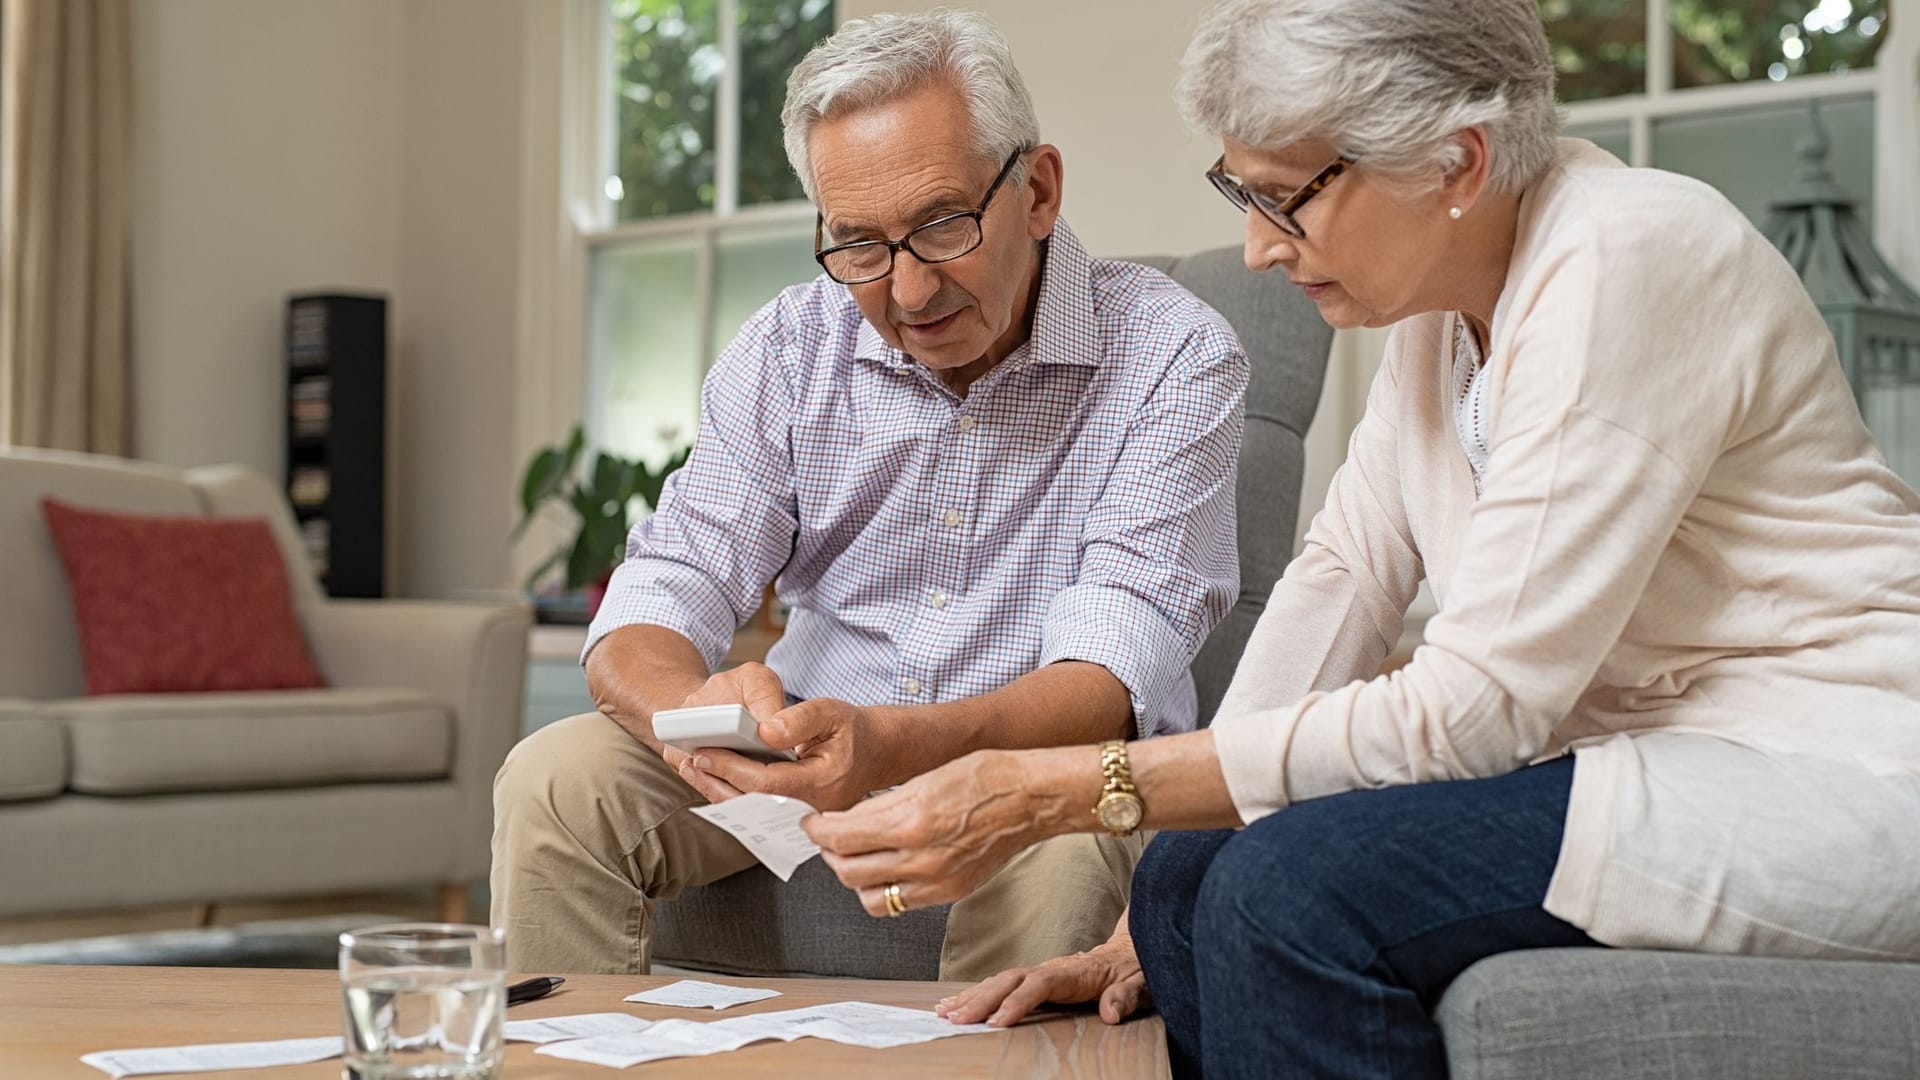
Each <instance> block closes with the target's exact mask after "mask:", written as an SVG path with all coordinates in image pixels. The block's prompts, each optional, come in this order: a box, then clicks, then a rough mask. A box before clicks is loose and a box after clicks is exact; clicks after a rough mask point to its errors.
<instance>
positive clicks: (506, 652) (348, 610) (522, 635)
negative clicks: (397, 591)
mask: <svg viewBox="0 0 1920 1080" xmlns="http://www.w3.org/2000/svg"><path fill="white" fill-rule="evenodd" d="M300 618H301V622H302V624H303V627H304V629H305V630H306V634H307V642H308V644H309V645H310V646H311V647H312V649H313V656H314V661H315V662H316V663H318V664H319V666H320V671H321V673H322V674H324V675H325V676H326V678H327V682H328V683H329V684H331V685H334V686H397V687H408V688H414V689H419V690H424V691H426V692H427V693H429V694H431V695H433V696H434V697H435V698H437V699H438V700H440V701H443V702H445V703H446V704H448V705H449V706H451V707H452V708H453V714H454V730H455V736H454V748H453V749H454V758H453V782H454V785H455V787H456V788H457V789H458V792H459V800H460V824H459V834H458V836H457V837H456V838H455V846H456V850H457V851H458V853H459V854H458V858H457V859H456V865H457V866H458V867H459V868H460V872H461V873H462V875H463V878H464V879H465V880H478V879H480V878H484V877H485V876H486V873H487V867H488V863H489V859H490V850H491V845H492V836H493V775H494V773H496V772H498V771H499V769H500V763H501V762H503V761H505V760H506V757H507V751H508V750H510V749H512V748H513V744H514V743H515V742H516V741H518V740H519V738H520V724H521V712H522V710H523V708H524V698H523V695H524V694H525V692H526V677H527V631H528V629H529V627H530V626H531V625H532V613H531V612H530V611H529V609H527V608H525V607H520V606H501V605H483V604H460V603H445V602H437V601H417V600H327V601H323V602H321V603H318V604H309V605H305V606H303V607H302V608H301V610H300Z"/></svg>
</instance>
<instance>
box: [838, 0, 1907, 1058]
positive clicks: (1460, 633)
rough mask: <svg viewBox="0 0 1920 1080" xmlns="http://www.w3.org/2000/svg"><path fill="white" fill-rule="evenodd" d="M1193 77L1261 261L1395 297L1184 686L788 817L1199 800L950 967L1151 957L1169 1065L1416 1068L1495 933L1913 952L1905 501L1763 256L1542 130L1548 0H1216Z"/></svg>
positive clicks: (1024, 975)
mask: <svg viewBox="0 0 1920 1080" xmlns="http://www.w3.org/2000/svg"><path fill="white" fill-rule="evenodd" d="M1178 92H1179V97H1180V99H1181V103H1182V105H1183V107H1184V110H1185V113H1186V115H1187V116H1188V118H1189V119H1190V120H1191V121H1192V122H1193V123H1194V124H1196V125H1197V126H1199V127H1201V128H1204V129H1205V130H1207V131H1209V132H1211V133H1213V134H1215V135H1217V136H1219V137H1220V139H1221V140H1222V142H1223V144H1224V148H1225V154H1224V155H1223V157H1222V159H1221V161H1220V162H1219V163H1218V164H1216V165H1215V166H1214V168H1213V169H1212V170H1211V171H1210V173H1209V174H1208V178H1209V179H1210V180H1211V181H1212V182H1213V184H1214V185H1215V186H1216V187H1217V188H1219V189H1220V191H1221V192H1223V193H1224V194H1225V195H1226V196H1227V197H1228V198H1229V199H1230V200H1232V202H1233V203H1234V205H1235V206H1236V207H1238V208H1240V209H1242V210H1247V211H1249V212H1248V213H1247V219H1246V220H1247V232H1246V259H1247V263H1248V265H1249V266H1252V267H1254V268H1256V269H1262V270H1278V271H1279V272H1280V273H1281V274H1284V275H1285V276H1286V277H1287V278H1288V279H1289V280H1290V281H1291V282H1292V283H1293V284H1294V285H1296V286H1298V287H1300V288H1302V289H1304V290H1306V292H1307V295H1308V296H1310V297H1312V299H1313V300H1314V301H1315V302H1316V303H1317V304H1318V305H1319V308H1320V311H1321V313H1322V315H1324V316H1325V318H1326V319H1327V320H1328V321H1329V322H1330V323H1332V324H1334V325H1335V326H1342V327H1351V326H1384V325H1387V324H1393V325H1394V330H1393V334H1392V336H1391V338H1390V340H1389V343H1388V346H1387V356H1386V361H1385V365H1384V366H1383V367H1382V369H1381V371H1380V374H1379V376H1378V378H1377V379H1376V380H1375V382H1374V385H1373V389H1372V393H1371V396H1370V398H1369V400H1368V403H1367V409H1366V414H1365V416H1364V417H1363V419H1362V420H1361V422H1360V425H1359V427H1358V429H1357V430H1356V431H1355V432H1354V434H1353V439H1352V443H1351V446H1350V450H1349V457H1348V460H1347V462H1346V464H1345V465H1344V466H1343V467H1342V468H1341V470H1340V471H1339V473H1338V475H1337V476H1336V477H1335V479H1334V481H1333V486H1332V490H1331V491H1330V493H1329V495H1328V498H1327V504H1326V507H1325V509H1323V510H1322V511H1321V512H1320V514H1319V515H1318V516H1317V517H1316V518H1315V519H1314V522H1313V525H1312V528H1311V530H1310V531H1309V533H1308V536H1307V542H1306V548H1305V551H1304V552H1303V553H1302V554H1301V555H1300V557H1299V558H1298V559H1296V560H1295V561H1294V563H1293V564H1292V565H1291V566H1290V567H1288V569H1287V572H1286V575H1285V577H1283V578H1282V579H1281V580H1280V582H1279V583H1278V584H1277V585H1275V587H1274V590H1273V595H1272V599H1271V601H1270V603H1269V604H1268V607H1267V611H1266V614H1265V615H1264V617H1263V618H1262V619H1261V621H1260V623H1259V625H1258V627H1257V629H1255V631H1254V634H1253V638H1252V640H1251V641H1250V643H1249V644H1248V646H1247V650H1246V654H1245V656H1244V658H1243V659H1242V662H1241V665H1240V668H1239V671H1238V673H1237V675H1236V677H1235V680H1234V683H1233V686H1232V688H1231V690H1230V691H1229V693H1228V695H1227V700H1226V702H1225V703H1224V704H1223V705H1222V707H1221V709H1220V713H1219V715H1218V717H1217V718H1216V720H1215V722H1214V723H1213V725H1212V726H1211V728H1209V729H1208V730H1205V731H1201V732H1197V733H1192V734H1187V735H1180V736H1173V737H1166V738H1159V739H1154V740H1150V741H1146V742H1139V743H1134V744H1131V745H1120V744H1111V745H1109V746H1106V747H1103V748H1101V749H1099V750H1096V749H1094V748H1089V747H1081V748H1078V749H1074V748H1064V749H1055V750H1043V751H1029V752H1018V753H1006V752H1001V753H977V754H974V755H971V756H969V757H967V758H963V759H961V760H959V761H957V762H954V763H952V764H950V765H948V766H946V767H945V768H942V769H939V770H937V771H935V772H932V773H929V774H926V775H924V776H922V777H921V778H919V779H917V780H915V781H914V782H912V783H910V784H908V785H906V786H905V787H903V788H901V789H899V790H897V791H895V792H892V793H890V794H887V795H883V796H881V797H878V798H875V799H872V800H870V801H868V802H866V803H864V804H861V805H860V806H858V807H856V808H854V809H853V810H850V811H848V812H846V813H841V814H827V815H822V816H819V817H816V818H812V819H810V820H809V822H808V824H807V828H808V830H809V832H811V833H812V834H813V836H814V837H815V838H816V839H817V840H818V841H819V842H820V843H821V845H822V846H823V847H824V848H825V849H826V851H827V853H828V854H827V859H828V862H829V863H830V864H831V865H832V866H833V868H834V869H835V870H836V871H837V872H838V873H839V875H840V876H841V878H842V880H843V881H845V882H846V883H847V884H848V885H849V886H852V887H854V888H856V889H858V890H859V894H860V896H861V898H862V900H863V902H864V903H865V905H866V907H867V909H868V910H869V911H871V912H873V913H875V914H881V913H883V912H886V911H888V910H890V908H899V907H911V906H918V905H923V904H934V903H939V902H942V901H946V900H950V899H952V898H953V897H956V896H959V895H962V894H964V893H965V892H966V891H967V890H969V889H970V888H972V887H974V886H975V885H977V884H978V883H979V882H980V881H982V880H983V879H984V878H986V877H987V876H988V875H989V874H991V873H992V871H993V869H994V868H995V867H996V866H998V865H999V864H1000V863H1001V861H1002V860H1004V859H1006V858H1007V857H1008V856H1009V855H1010V854H1011V853H1012V852H1014V851H1016V850H1018V849H1020V848H1021V847H1022V846H1024V845H1027V844H1030V843H1033V842H1035V841H1036V840H1039V839H1042V838H1045V837H1050V836H1054V835H1058V834H1061V833H1065V832H1072V831H1095V830H1098V829H1100V828H1102V827H1103V826H1104V827H1107V828H1110V829H1114V830H1121V831H1124V830H1127V829H1130V828H1133V827H1136V826H1140V825H1144V826H1147V827H1151V828H1156V829H1160V830H1214V831H1184V832H1172V831H1163V832H1162V833H1161V834H1160V836H1159V837H1158V839H1156V840H1155V841H1154V843H1153V844H1152V846H1151V847H1150V848H1149V849H1148V852H1147V855H1146V857H1145V860H1144V861H1143V862H1142V863H1141V865H1140V868H1139V871H1138V873H1137V875H1136V877H1135V881H1134V891H1133V907H1132V910H1131V913H1130V915H1129V916H1128V917H1126V918H1123V920H1122V922H1121V925H1120V927H1119V929H1118V930H1117V931H1116V933H1115V935H1114V937H1113V939H1112V940H1111V941H1109V942H1108V943H1107V944H1106V945H1104V946H1102V947H1100V948H1099V949H1096V950H1094V951H1093V952H1091V953H1083V954H1080V955H1078V956H1073V957H1067V958H1063V959H1060V960H1056V961H1053V962H1051V963H1049V964H1046V965H1043V966H1041V967H1039V968H1034V969H1026V970H1018V971H1014V972H1009V973H1006V974H1003V975H1001V976H998V977H996V978H995V979H992V980H989V981H988V982H986V983H983V984H981V985H980V986H978V987H976V988H974V989H972V990H970V991H969V992H967V993H964V994H962V995H960V996H959V997H957V998H955V999H951V1000H950V1001H948V1002H947V1003H944V1005H943V1011H944V1012H945V1013H946V1014H947V1015H949V1016H951V1017H953V1018H954V1019H957V1020H978V1019H981V1018H988V1019H990V1020H991V1021H992V1022H996V1023H1010V1022H1012V1021H1013V1020H1015V1019H1017V1018H1018V1017H1019V1016H1021V1015H1022V1014H1023V1013H1025V1012H1026V1011H1027V1010H1029V1009H1031V1008H1032V1007H1033V1006H1034V1005H1035V1004H1037V1003H1038V1002H1040V1001H1042V1000H1046V999H1052V1000H1059V1001H1071V1000H1089V999H1093V998H1096V997H1097V998H1098V999H1099V1000H1100V1003H1101V1012H1102V1015H1103V1016H1104V1017H1105V1018H1106V1019H1107V1020H1109V1021H1117V1020H1118V1019H1119V1018H1120V1017H1121V1016H1123V1015H1125V1014H1126V1013H1127V1012H1128V1011H1130V1010H1132V1009H1133V1008H1135V1007H1136V1006H1137V1005H1138V1004H1139V1003H1140V1002H1141V1001H1142V997H1143V995H1142V990H1143V988H1144V989H1145V990H1147V991H1150V992H1151V995H1152V998H1153V1000H1154V1002H1155V1003H1156V1004H1157V1005H1158V1007H1159V1009H1160V1010H1161V1012H1162V1013H1163V1015H1164V1016H1165V1019H1166V1023H1167V1030H1168V1036H1169V1040H1170V1044H1171V1048H1172V1051H1173V1055H1174V1058H1175V1062H1176V1068H1177V1069H1178V1070H1181V1071H1185V1072H1192V1071H1195V1070H1201V1071H1204V1072H1205V1073H1206V1075H1208V1076H1210V1077H1231V1076H1277V1075H1310V1076H1343V1077H1360V1076H1402V1077H1405V1076H1422V1077H1424V1076H1441V1075H1444V1072H1445V1055H1444V1052H1443V1048H1442V1046H1441V1043H1440V1037H1439V1033H1438V1030H1437V1029H1436V1027H1435V1025H1434V1023H1433V1022H1432V1020H1431V1018H1430V1012H1431V1010H1432V1008H1433V1006H1434V1004H1435V1003H1436V1001H1437V1000H1438V999H1439V996H1440V995H1441V993H1442V992H1443V990H1444V989H1445V988H1446V986H1447V985H1448V983H1449V982H1450V981H1451V980H1452V979H1453V978H1454V977H1455V976H1456V975H1457V974H1458V973H1459V972H1460V971H1462V970H1463V969H1465V968H1466V967H1467V966H1468V965H1470V964H1472V963H1473V962H1474V961H1476V960H1478V959H1480V958H1482V957H1485V956H1488V955H1491V954H1494V953H1499V952H1503V951H1509V950H1516V949H1528V948H1538V947H1543V946H1556V945H1574V944H1594V943H1601V944H1605V945H1611V946H1635V947H1651V948H1665V949H1691V950H1703V951H1711V952H1740V953H1759V954H1770V955H1780V956H1834V957H1854V958H1878V959H1891V958H1915V957H1920V904H1915V903H1914V902H1913V898H1914V897H1915V896H1916V895H1920V663H1916V662H1915V661H1914V657H1915V654H1916V650H1920V499H1916V496H1915V495H1914V493H1913V491H1912V490H1910V489H1909V488H1908V487H1907V486H1906V485H1905V484H1903V483H1901V482H1900V480H1899V479H1897V478H1896V477H1895V476H1894V475H1893V474H1892V473H1891V472H1890V471H1889V470H1888V469H1887V467H1886V465H1885V464H1884V462H1883V461H1882V459H1881V457H1880V455H1879V454H1878V452H1877V451H1876V450H1875V448H1874V444H1873V441H1872V439H1871V437H1870V436H1869V434H1868V432H1867V430H1866V428H1865V426H1864V425H1863V424H1862V423H1861V419H1860V414H1859V411H1858V409H1857V407H1856V405H1855V403H1854V399H1853V396H1852V394H1851V393H1850V392H1849V389H1848V386H1847V384H1846V382H1845V380H1844V378H1843V377H1842V375H1841V371H1840V368H1839V365H1838V364H1837V363H1836V362H1835V356H1834V348H1833V343H1832V340H1831V338H1830V337H1829V335H1828V332H1827V330H1826V327H1825V326H1824V325H1823V324H1822V322H1821V319H1820V315H1819V312H1818V311H1816V310H1815V308H1814V306H1813V304H1812V303H1811V302H1810V301H1809V299H1808V298H1807V295H1806V294H1805V292H1804V291H1803V290H1802V288H1801V286H1800V283H1799V281H1798V280H1797V279H1796V278H1795V276H1794V274H1793V272H1792V271H1791V270H1790V269H1789V268H1788V266H1787V264H1786V263H1785V262H1784V261H1783V260H1782V259H1781V258H1780V257H1779V256H1778V255H1777V254H1776V253H1775V252H1774V251H1773V250H1772V249H1771V248H1770V247H1769V246H1768V245H1767V243H1766V241H1765V240H1764V239H1762V238H1761V236H1760V235H1759V234H1758V233H1757V232H1756V231H1755V230H1754V229H1753V228H1752V227H1751V226H1750V225H1749V224H1748V223H1747V222H1746V221H1745V220H1744V219H1743V218H1742V217H1741V215H1740V214H1739V212H1738V211H1737V210H1735V209H1734V208H1733V207H1732V206H1731V205H1729V204H1728V203H1727V201H1726V200H1725V199H1723V198H1721V197H1720V196H1719V195H1718V194H1716V193H1715V192H1714V191H1713V190H1712V189H1710V188H1708V187H1707V186H1705V185H1703V184H1700V183H1696V182H1694V181H1692V180H1689V179H1686V178H1684V177H1679V176H1674V175H1670V174H1667V173H1662V172H1657V171H1654V170H1649V169H1630V168H1626V167H1624V166H1622V165H1621V164H1620V163H1619V162H1618V161H1616V160H1614V159H1613V158H1612V157H1610V156H1608V155H1607V154H1605V153H1603V152H1601V151H1600V150H1598V149H1596V148H1595V147H1593V146H1592V145H1590V144H1588V143H1584V142H1579V141H1574V140H1556V139H1555V126H1556V114H1555V109H1554V102H1553V68H1552V65H1551V63H1550V61H1549V59H1548V54H1547V46H1546V41H1545V39H1544V35H1543V34H1542V31H1541V26H1540V22H1539V16H1538V14H1537V10H1536V8H1535V5H1534V3H1533V0H1472V2H1468V0H1227V2H1225V3H1223V4H1221V5H1219V6H1218V7H1216V8H1214V9H1213V10H1211V11H1210V12H1209V13H1208V14H1207V15H1206V16H1205V17H1204V18H1203V20H1202V22H1201V25H1200V28H1199V30H1198V32H1197V34H1196V36H1195V38H1194V40H1193V43H1192V45H1191V47H1190V48H1189V49H1188V52H1187V55H1186V59H1185V62H1184V66H1183V71H1182V75H1181V79H1180V86H1179V91H1178ZM1422 579H1425V580H1426V581H1427V582H1429V583H1430V584H1431V586H1432V588H1433V592H1434V595H1435V597H1436V598H1437V599H1438V601H1439V607H1440V611H1439V614H1438V615H1437V616H1435V617H1434V618H1433V620H1432V621H1431V622H1429V623H1428V625H1427V631H1426V644H1425V645H1424V646H1423V647H1422V648H1420V649H1419V650H1418V651H1416V652H1415V653H1414V656H1413V660H1412V662H1411V663H1410V664H1408V665H1407V666H1406V667H1404V668H1402V669H1401V670H1399V671H1396V672H1394V673H1392V674H1390V675H1378V674H1377V672H1378V671H1379V669H1380V666H1381V662H1382V661H1383V660H1384V659H1385V658H1386V656H1387V654H1388V651H1389V649H1390V647H1391V646H1392V644H1393V642H1394V641H1395V640H1396V639H1397V638H1398V636H1399V634H1400V631H1401V624H1402V620H1403V617H1404V614H1405V612H1406V610H1407V607H1408V605H1409V604H1410V603H1411V602H1412V600H1413V598H1414V594H1415V590H1416V588H1417V587H1418V586H1419V584H1420V582H1421V581H1422ZM1096 807H1097V810H1096ZM1129 931H1130V933H1129ZM1143 969H1144V980H1143V978H1142V970H1143Z"/></svg>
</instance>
